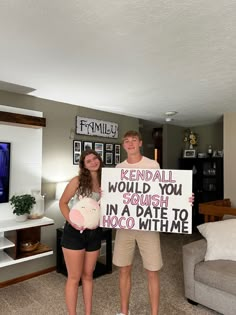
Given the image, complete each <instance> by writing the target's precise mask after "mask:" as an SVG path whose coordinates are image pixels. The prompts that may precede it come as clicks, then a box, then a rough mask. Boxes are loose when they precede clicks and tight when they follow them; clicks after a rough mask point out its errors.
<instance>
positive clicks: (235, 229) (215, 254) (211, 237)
mask: <svg viewBox="0 0 236 315" xmlns="http://www.w3.org/2000/svg"><path fill="white" fill-rule="evenodd" d="M197 228H198V230H199V232H200V233H201V234H202V235H203V236H204V237H205V239H206V240H207V251H206V255H205V260H217V259H224V260H235V261H236V220H235V219H229V220H225V221H218V222H209V223H204V224H201V225H199V226H197Z"/></svg>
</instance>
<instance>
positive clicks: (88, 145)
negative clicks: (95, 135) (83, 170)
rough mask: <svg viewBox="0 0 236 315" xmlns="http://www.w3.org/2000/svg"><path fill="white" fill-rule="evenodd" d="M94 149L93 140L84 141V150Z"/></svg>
mask: <svg viewBox="0 0 236 315" xmlns="http://www.w3.org/2000/svg"><path fill="white" fill-rule="evenodd" d="M90 149H91V150H92V149H93V142H92V141H84V142H83V151H86V150H90Z"/></svg>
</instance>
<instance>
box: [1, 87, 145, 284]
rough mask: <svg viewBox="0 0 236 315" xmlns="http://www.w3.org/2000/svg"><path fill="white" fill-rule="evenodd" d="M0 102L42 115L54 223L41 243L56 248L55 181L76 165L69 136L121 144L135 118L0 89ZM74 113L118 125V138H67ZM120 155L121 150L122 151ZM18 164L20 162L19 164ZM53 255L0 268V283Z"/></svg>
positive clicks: (45, 186)
mask: <svg viewBox="0 0 236 315" xmlns="http://www.w3.org/2000/svg"><path fill="white" fill-rule="evenodd" d="M0 104H1V105H7V106H13V107H20V108H25V109H32V110H39V111H42V112H43V116H44V117H45V118H46V127H45V128H43V154H42V192H43V193H44V194H46V216H48V217H50V218H52V219H54V220H55V225H54V226H49V227H43V228H42V242H45V243H46V244H49V245H50V246H52V248H53V249H54V252H55V251H56V228H58V227H61V226H62V225H63V223H64V218H63V217H62V215H61V213H60V210H59V207H58V201H55V200H54V193H55V183H56V182H58V181H65V180H69V179H70V178H71V177H73V176H75V175H76V174H77V172H78V166H76V165H73V160H72V145H73V139H74V138H75V139H81V140H86V139H87V140H90V141H95V140H96V141H99V142H112V143H115V142H116V143H121V137H122V134H123V133H124V132H125V131H127V130H128V129H134V130H139V120H138V119H136V118H131V117H127V116H123V115H117V114H111V113H107V112H102V111H96V110H93V109H88V108H85V107H81V106H73V105H68V104H64V103H59V102H53V101H49V100H44V99H39V98H36V97H32V96H28V95H20V94H14V93H8V92H3V91H0ZM76 115H79V116H83V117H90V118H95V119H102V120H106V121H112V122H116V123H118V125H119V139H116V140H110V139H108V138H99V137H88V136H87V137H86V136H83V137H82V136H81V137H80V136H78V135H75V137H74V138H73V133H72V137H71V129H74V128H75V117H76ZM122 158H124V152H122ZM19 167H20V165H19ZM55 264H56V256H55V253H54V255H53V256H48V257H45V258H39V259H35V260H31V261H29V262H25V263H20V264H16V265H12V266H10V267H4V268H2V269H1V271H0V282H1V281H6V280H9V279H12V278H16V277H20V276H23V275H25V274H29V273H32V272H36V271H39V270H43V269H45V268H49V267H52V266H55Z"/></svg>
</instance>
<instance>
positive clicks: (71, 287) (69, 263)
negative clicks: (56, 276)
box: [59, 150, 102, 315]
mask: <svg viewBox="0 0 236 315" xmlns="http://www.w3.org/2000/svg"><path fill="white" fill-rule="evenodd" d="M79 167H80V170H79V175H78V176H76V177H74V178H72V179H71V181H70V182H69V184H68V185H67V187H66V188H65V191H64V193H63V195H62V197H61V199H60V202H59V206H60V210H61V212H62V214H63V216H64V217H65V219H66V224H65V227H64V232H63V236H62V242H61V245H62V250H63V254H64V259H65V263H66V268H67V273H68V278H67V282H66V287H65V298H66V305H67V309H68V313H69V315H76V305H77V296H78V286H79V281H80V279H81V280H82V291H83V299H84V308H85V315H91V312H92V295H93V271H94V268H95V265H96V261H97V258H98V255H99V250H100V248H101V228H99V227H98V228H97V229H95V230H88V229H86V230H84V231H83V232H82V233H81V231H79V230H78V229H77V227H76V225H74V224H73V223H72V222H70V219H69V212H70V209H69V206H68V204H69V202H70V200H71V198H73V197H75V198H76V197H78V196H79V195H82V196H84V197H90V198H93V199H95V200H97V201H98V200H99V199H100V187H101V169H102V160H101V157H100V155H99V154H98V153H97V152H95V151H93V150H86V151H84V152H83V153H82V154H81V157H80V161H79Z"/></svg>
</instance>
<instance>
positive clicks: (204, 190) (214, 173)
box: [179, 157, 224, 226]
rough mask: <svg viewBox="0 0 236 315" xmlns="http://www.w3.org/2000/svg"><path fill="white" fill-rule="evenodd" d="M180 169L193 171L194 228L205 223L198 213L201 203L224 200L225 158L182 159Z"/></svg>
mask: <svg viewBox="0 0 236 315" xmlns="http://www.w3.org/2000/svg"><path fill="white" fill-rule="evenodd" d="M179 168H180V169H182V170H192V171H193V192H194V195H195V201H194V206H193V226H196V225H198V224H201V223H203V222H204V219H203V216H202V215H201V214H199V211H198V205H199V203H202V202H208V201H213V200H219V199H223V196H224V187H223V183H224V180H223V178H224V174H223V158H220V157H212V158H210V157H209V158H181V159H180V161H179Z"/></svg>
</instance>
